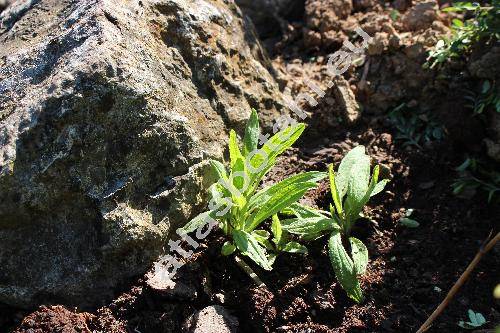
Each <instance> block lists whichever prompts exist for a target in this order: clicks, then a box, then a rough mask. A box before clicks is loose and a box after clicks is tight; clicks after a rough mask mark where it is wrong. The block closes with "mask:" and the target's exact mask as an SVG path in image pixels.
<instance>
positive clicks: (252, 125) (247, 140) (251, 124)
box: [243, 109, 260, 157]
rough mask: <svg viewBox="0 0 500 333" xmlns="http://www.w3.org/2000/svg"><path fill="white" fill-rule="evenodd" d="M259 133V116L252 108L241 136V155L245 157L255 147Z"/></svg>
mask: <svg viewBox="0 0 500 333" xmlns="http://www.w3.org/2000/svg"><path fill="white" fill-rule="evenodd" d="M259 134H260V128H259V117H258V115H257V111H255V110H254V109H252V113H251V114H250V119H249V120H248V123H247V127H246V128H245V137H244V138H243V145H244V146H243V156H245V157H247V156H248V154H249V153H250V152H252V151H254V150H256V149H257V147H258V143H259Z"/></svg>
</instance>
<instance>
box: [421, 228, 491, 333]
mask: <svg viewBox="0 0 500 333" xmlns="http://www.w3.org/2000/svg"><path fill="white" fill-rule="evenodd" d="M489 238H490V237H488V238H487V239H486V241H485V243H486V242H487V243H486V245H484V243H483V246H481V248H480V249H479V251H478V252H477V254H476V256H475V257H474V259H473V260H472V261H471V263H470V264H469V266H467V268H466V269H465V271H464V272H463V273H462V275H461V276H460V278H459V279H458V280H457V282H455V284H454V285H453V287H451V289H450V291H449V292H448V294H447V295H446V297H445V298H444V300H443V301H442V302H441V304H439V306H438V307H437V308H436V309H435V310H434V312H433V313H432V314H431V315H430V317H429V318H427V320H426V321H425V323H423V324H422V326H420V328H419V329H418V331H417V333H423V332H425V331H427V330H428V329H429V328H430V327H431V324H432V323H433V322H434V320H435V319H436V318H437V317H438V316H439V315H440V314H441V313H442V312H443V311H444V309H445V308H446V307H447V306H448V304H449V303H450V301H451V300H452V299H453V297H454V296H455V294H456V293H457V292H458V290H459V289H460V287H461V286H462V285H463V284H464V283H465V281H467V279H468V277H469V275H470V274H471V273H472V271H473V270H474V268H475V267H476V266H477V264H478V263H479V261H481V259H482V258H483V256H484V255H485V254H486V253H487V252H488V251H489V250H491V249H492V248H493V246H495V244H496V243H498V241H499V240H500V232H498V233H497V234H496V235H495V237H493V238H492V239H490V240H489V241H488V239H489Z"/></svg>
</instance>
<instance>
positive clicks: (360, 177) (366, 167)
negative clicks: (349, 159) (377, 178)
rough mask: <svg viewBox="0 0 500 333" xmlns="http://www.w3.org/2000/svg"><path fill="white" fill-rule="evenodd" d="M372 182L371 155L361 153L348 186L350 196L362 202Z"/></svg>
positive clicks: (353, 167)
mask: <svg viewBox="0 0 500 333" xmlns="http://www.w3.org/2000/svg"><path fill="white" fill-rule="evenodd" d="M369 182H370V157H368V156H367V155H364V154H363V155H360V156H359V157H358V159H357V160H356V162H355V163H354V165H352V168H351V176H350V178H349V184H348V188H347V195H348V197H350V198H352V199H354V200H355V201H356V202H361V201H362V200H363V198H364V197H365V194H366V192H367V190H368V185H369Z"/></svg>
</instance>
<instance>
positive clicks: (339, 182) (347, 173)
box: [336, 146, 366, 200]
mask: <svg viewBox="0 0 500 333" xmlns="http://www.w3.org/2000/svg"><path fill="white" fill-rule="evenodd" d="M363 156H366V155H365V147H364V146H357V147H355V148H354V149H352V150H351V151H350V152H348V153H347V154H346V155H345V156H344V158H343V159H342V162H340V165H339V170H338V172H337V175H336V176H337V177H336V187H337V191H338V194H339V197H340V200H342V198H344V196H345V195H346V193H347V187H348V185H349V180H350V178H351V174H352V168H353V166H354V164H356V163H357V162H358V161H359V160H360V159H363Z"/></svg>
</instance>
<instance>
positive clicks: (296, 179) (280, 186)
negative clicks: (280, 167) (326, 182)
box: [246, 171, 326, 212]
mask: <svg viewBox="0 0 500 333" xmlns="http://www.w3.org/2000/svg"><path fill="white" fill-rule="evenodd" d="M325 177H326V173H324V172H319V171H310V172H303V173H300V174H298V175H294V176H291V177H288V178H286V179H284V180H282V181H280V182H279V183H276V184H274V185H272V186H269V187H266V188H264V189H262V190H260V191H259V192H257V193H255V194H254V195H253V196H252V198H251V199H250V200H249V201H248V205H247V207H246V209H247V210H248V211H250V212H251V211H252V210H253V209H255V208H257V207H260V206H262V205H263V204H264V203H266V202H267V201H269V199H270V198H271V197H273V196H275V195H276V194H277V193H278V192H281V191H283V190H284V189H285V188H287V187H288V186H290V185H292V184H298V183H306V182H309V183H311V182H319V181H320V180H322V179H323V178H325Z"/></svg>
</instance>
